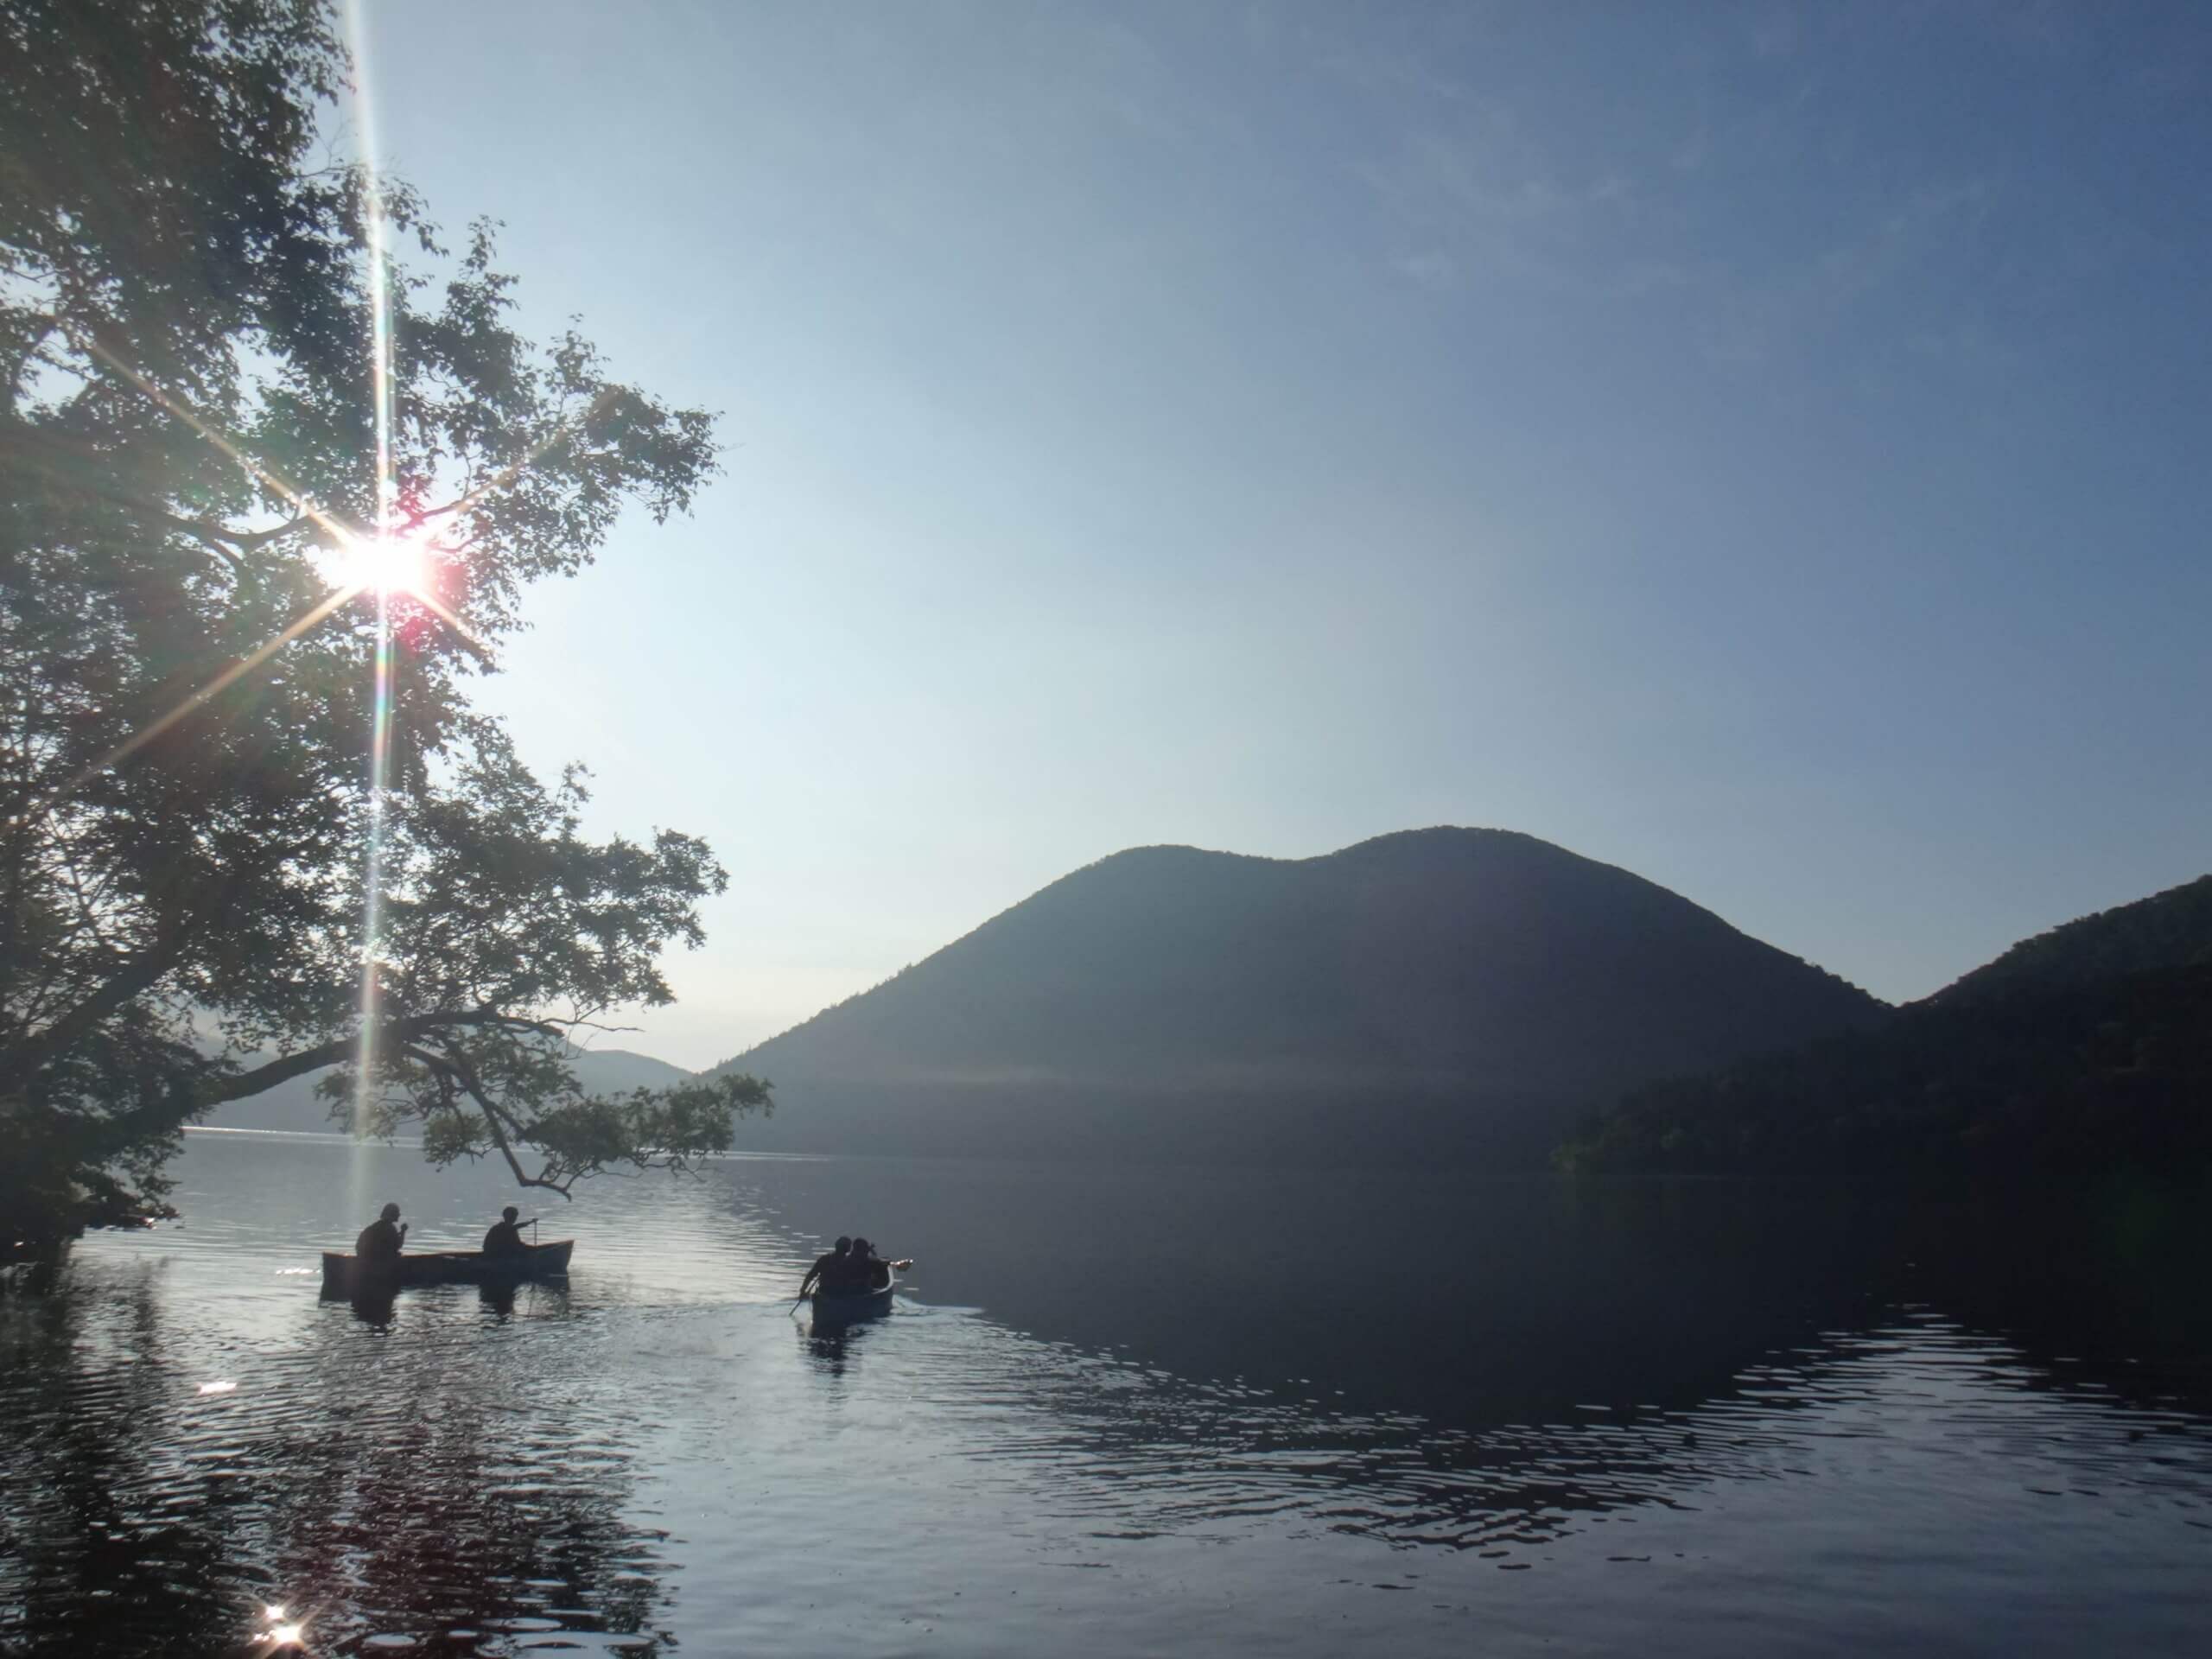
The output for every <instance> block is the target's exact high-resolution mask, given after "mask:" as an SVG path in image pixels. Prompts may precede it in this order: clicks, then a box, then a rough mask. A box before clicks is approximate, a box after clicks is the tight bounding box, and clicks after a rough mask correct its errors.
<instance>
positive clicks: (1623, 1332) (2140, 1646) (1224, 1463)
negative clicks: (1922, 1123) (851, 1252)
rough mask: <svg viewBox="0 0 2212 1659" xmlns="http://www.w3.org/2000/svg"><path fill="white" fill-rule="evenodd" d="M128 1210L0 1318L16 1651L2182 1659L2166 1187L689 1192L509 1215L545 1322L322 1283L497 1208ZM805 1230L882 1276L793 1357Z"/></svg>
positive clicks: (952, 1181) (2206, 1581) (304, 1192)
mask: <svg viewBox="0 0 2212 1659" xmlns="http://www.w3.org/2000/svg"><path fill="white" fill-rule="evenodd" d="M177 1173H178V1174H179V1176H180V1177H181V1181H180V1185H179V1189H178V1192H177V1193H176V1195H175V1198H176V1202H177V1204H178V1205H179V1207H180V1208H181V1210H182V1211H183V1212H184V1219H183V1221H182V1222H181V1224H173V1225H168V1226H164V1227H162V1228H158V1229H155V1230H149V1231H147V1232H144V1233H138V1234H131V1235H127V1236H124V1235H111V1236H92V1237H90V1238H88V1239H86V1241H85V1242H84V1243H82V1244H80V1245H79V1247H78V1248H77V1249H76V1251H75V1253H74V1255H73V1258H72V1260H71V1262H70V1264H69V1267H68V1268H67V1274H66V1275H65V1278H64V1280H63V1282H62V1283H61V1284H60V1287H58V1288H57V1290H56V1292H55V1293H54V1294H52V1295H49V1296H47V1297H42V1298H33V1299H23V1300H17V1301H15V1302H13V1303H8V1302H0V1405H4V1408H5V1412H6V1422H7V1432H6V1434H5V1437H4V1440H0V1649H4V1650H5V1651H7V1652H9V1653H11V1654H12V1653H17V1652H22V1653H61V1652H67V1653H71V1654H75V1655H82V1654H100V1653H117V1654H156V1653H180V1654H182V1653H190V1654H200V1653H247V1652H258V1653H263V1654H266V1653H267V1652H268V1651H269V1647H268V1644H267V1643H265V1642H259V1638H261V1637H263V1636H264V1634H265V1633H266V1632H267V1631H268V1630H270V1628H271V1627H272V1624H275V1623H277V1622H279V1620H278V1616H277V1615H275V1614H272V1613H271V1612H270V1609H272V1608H276V1607H281V1608H283V1610H284V1611H283V1615H282V1616H281V1622H283V1623H286V1624H300V1625H301V1626H302V1630H303V1634H304V1637H305V1650H306V1651H308V1652H311V1653H321V1654H340V1653H343V1654H355V1653H359V1654H387V1653H406V1652H422V1653H437V1654H454V1653H466V1652H475V1653H486V1654H522V1653H529V1652H537V1651H540V1650H543V1651H548V1652H559V1653H577V1652H582V1653H607V1654H616V1653H620V1654H647V1655H650V1654H670V1655H673V1654H675V1653H677V1652H678V1651H682V1652H687V1653H691V1654H698V1655H721V1654H736V1653H741V1652H753V1653H776V1654H810V1653H823V1654H836V1655H840V1656H854V1659H860V1656H872V1655H890V1654H912V1653H931V1652H934V1653H944V1654H961V1655H968V1654H1006V1655H1016V1654H1019V1655H1025V1656H1027V1655H1034V1654H1038V1653H1040V1652H1051V1653H1053V1654H1055V1655H1060V1656H1070V1655H1088V1654H1100V1655H1106V1654H1114V1655H1125V1654H1154V1653H1157V1654H1238V1653H1249V1654H1261V1653H1266V1654H1275V1655H1280V1654H1298V1655H1323V1654H1340V1653H1344V1652H1348V1651H1355V1650H1357V1651H1370V1652H1376V1653H1389V1654H1428V1653H1436V1654H1444V1653H1451V1654H1464V1653H1466V1652H1470V1651H1480V1652H1483V1653H1486V1654H1515V1653H1521V1652H1531V1653H1533V1652H1542V1653H1546V1654H1581V1653H1589V1654H1611V1653H1634V1654H1637V1655H1640V1656H1649V1655H1664V1654H1683V1655H1693V1654H1694V1655H1700V1656H1704V1655H1711V1654H1715V1653H1727V1652H1743V1653H1758V1654H1844V1653H1851V1654H1859V1653H1863V1652H1866V1651H1869V1650H1880V1651H1885V1652H1889V1653H1902V1654H1968V1653H1973V1654H1988V1653H2006V1654H2037V1653H2048V1654H2075V1653H2082V1652H2090V1651H2114V1652H2120V1651H2125V1652H2129V1653H2135V1654H2142V1653H2175V1654H2180V1653H2192V1654H2196V1653H2202V1652H2205V1651H2208V1650H2212V1611H2208V1598H2207V1594H2206V1590H2207V1586H2212V1307H2208V1291H2207V1287H2208V1285H2212V1275H2208V1274H2207V1272H2206V1267H2207V1265H2208V1261H2212V1252H2209V1251H2208V1250H2207V1248H2206V1239H2205V1228H2204V1223H2203V1221H2202V1217H2203V1215H2204V1213H2205V1209H2204V1206H2202V1205H2201V1204H2199V1205H2187V1204H2183V1203H2181V1202H2179V1201H2178V1200H2177V1199H2176V1198H2173V1197H2171V1196H2170V1195H2160V1194H2158V1193H2155V1192H2139V1191H2128V1190H2115V1191H2109V1192H2099V1193H2096V1194H2094V1195H2089V1196H2087V1197H2085V1198H2082V1200H2081V1201H2080V1202H2079V1203H2078V1204H2069V1205H2066V1206H2063V1207H2052V1206H2044V1208H2042V1209H2041V1210H2040V1211H2038V1212H2036V1213H2032V1214H2023V1213H2021V1212H2020V1211H2018V1209H2017V1208H2016V1207H2014V1206H2011V1205H1996V1204H1994V1203H1992V1204H1988V1205H1952V1206H1948V1207H1946V1208H1943V1209H1940V1210H1938V1209H1929V1208H1924V1207H1923V1208H1921V1209H1917V1210H1912V1211H1885V1209H1883V1208H1882V1207H1881V1206H1878V1205H1866V1204H1844V1203H1840V1202H1836V1201H1827V1200H1822V1201H1813V1200H1808V1199H1802V1198H1801V1199H1796V1200H1792V1201H1788V1202H1783V1201H1779V1200H1775V1199H1767V1198H1759V1197H1758V1196H1757V1195H1753V1194H1750V1193H1747V1192H1744V1191H1742V1190H1740V1189H1737V1188H1732V1187H1726V1186H1721V1185H1649V1184H1633V1183H1629V1184H1622V1185H1618V1186H1609V1187H1590V1186H1587V1185H1585V1186H1580V1187H1578V1186H1575V1185H1569V1184H1567V1183H1564V1182H1554V1181H1549V1180H1544V1179H1517V1180H1513V1179H1481V1178H1478V1177H1474V1176H1470V1175H1467V1174H1465V1173H1452V1172H1435V1173H1414V1174H1408V1173H1405V1172H1392V1173H1361V1172H1358V1171H1339V1172H1333V1173H1325V1172H1224V1171H1219V1170H1198V1169H1191V1168H1176V1167H1145V1166H1033V1165H1022V1164H1018V1163H987V1162H982V1161H953V1160H926V1159H916V1160H874V1159H795V1158H734V1159H729V1160H721V1161H718V1162H715V1163H713V1164H710V1165H709V1166H705V1168H704V1169H703V1170H702V1173H700V1174H699V1175H698V1176H697V1177H696V1179H670V1178H668V1177H665V1176H658V1175H656V1176H652V1177H645V1178H639V1179H602V1180H600V1181H597V1182H594V1183H591V1184H588V1185H585V1186H584V1187H582V1188H580V1189H579V1196H578V1198H576V1200H575V1202H574V1203H573V1204H566V1205H564V1204H563V1201H562V1199H561V1198H558V1197H557V1196H556V1195H550V1194H541V1195H525V1198H524V1202H525V1210H524V1213H525V1214H526V1215H527V1214H531V1213H536V1214H538V1215H540V1216H542V1217H543V1223H542V1224H541V1227H540V1229H539V1231H540V1232H541V1234H542V1235H543V1236H544V1237H547V1238H551V1237H555V1236H573V1237H575V1239H576V1240H577V1241H578V1244H577V1249H576V1255H575V1271H574V1273H573V1275H572V1277H571V1278H570V1279H569V1281H568V1283H567V1285H566V1286H565V1287H552V1286H534V1287H523V1288H521V1289H520V1290H518V1291H517V1292H515V1293H513V1294H511V1295H499V1294H493V1293H490V1292H486V1291H482V1290H480V1289H478V1288H476V1287H467V1286H455V1287H440V1288H435V1289H425V1290H412V1291H408V1292H404V1293H403V1294H401V1295H400V1296H399V1297H398V1298H397V1300H396V1301H395V1302H393V1303H392V1304H391V1306H390V1307H389V1308H388V1310H380V1309H376V1308H363V1309H358V1310H357V1309H356V1308H355V1307H354V1306H353V1305H352V1304H349V1303H347V1302H344V1301H337V1302H327V1301H323V1300H320V1299H319V1297H318V1294H317V1291H318V1287H319V1282H320V1281H319V1275H318V1273H317V1264H316V1255H315V1252H316V1251H317V1250H318V1249H321V1248H330V1247H335V1248H343V1247H345V1246H346V1245H347V1244H349V1243H350V1241H351V1239H352V1237H353V1234H354V1233H355V1231H356V1230H358V1229H359V1227H360V1226H361V1225H362V1224H364V1223H365V1221H367V1220H368V1219H369V1218H370V1217H372V1216H373V1215H374V1213H375V1211H376V1210H377V1207H378V1205H380V1204H381V1203H383V1202H384V1201H385V1199H387V1198H392V1199H396V1200H397V1202H398V1203H399V1204H400V1205H402V1206H403V1208H404V1210H405V1211H406V1212H407V1216H408V1218H409V1220H410V1223H411V1224H412V1227H411V1231H410V1238H409V1243H410V1248H415V1249H427V1248H435V1247H437V1246H439V1245H441V1244H443V1245H446V1246H448V1247H455V1246H465V1247H471V1248H473V1247H474V1243H475V1242H476V1240H477V1239H478V1237H479V1236H480V1235H481V1232H482V1230H483V1228H484V1227H485V1226H486V1224H488V1223H489V1222H490V1221H491V1220H492V1219H493V1217H495V1216H496V1214H497V1211H498V1208H499V1205H501V1204H503V1203H506V1202H510V1201H514V1200H515V1194H514V1193H513V1192H512V1188H511V1186H510V1185H508V1184H507V1183H506V1182H505V1180H504V1179H502V1178H501V1177H500V1176H499V1173H497V1172H495V1171H493V1170H492V1169H490V1168H487V1167H479V1168H475V1169H471V1170H461V1171H454V1172H449V1173H438V1172H435V1171H431V1170H429V1169H427V1168H426V1167H425V1166H423V1164H422V1162H421V1160H420V1157H419V1154H416V1153H415V1152H413V1151H410V1150H408V1149H406V1148H404V1147H378V1146H361V1147H357V1146H354V1145H353V1144H351V1143H349V1142H347V1141H342V1140H339V1139H336V1138H334V1137H327V1136H308V1135H299V1136H289V1135H251V1134H221V1133H207V1134H198V1135H194V1136H192V1137H191V1141H190V1145H189V1147H188V1151H187V1153H186V1154H185V1156H184V1157H183V1159H182V1160H181V1162H180V1163H179V1165H178V1166H177ZM839 1231H859V1232H864V1233H866V1234H868V1236H870V1237H872V1238H874V1240H876V1241H877V1243H879V1245H880V1247H881V1249H883V1251H884V1253H885V1254H887V1255H912V1256H914V1257H916V1258H917V1266H916V1268H915V1270H914V1271H913V1273H912V1274H911V1275H910V1276H909V1278H908V1279H907V1281H906V1283H905V1285H904V1287H902V1291H901V1294H900V1298H899V1303H898V1306H897V1307H896V1310H895V1311H894V1312H893V1313H892V1314H890V1315H889V1316H887V1317H886V1318H883V1319H878V1320H875V1321H873V1322H870V1323H866V1324H861V1325H855V1326H854V1327H852V1328H850V1329H849V1330H847V1331H844V1332H815V1331H814V1330H812V1329H811V1328H810V1324H809V1322H808V1319H807V1317H806V1315H805V1314H804V1313H803V1312H801V1313H795V1312H794V1311H793V1310H792V1307H791V1303H790V1301H789V1300H787V1299H788V1296H789V1293H790V1289H791V1287H792V1286H794V1285H795V1284H796V1282H797V1281H798V1277H799V1275H800V1274H801V1272H802V1271H803V1270H804V1267H805V1265H806V1263H807V1262H809V1261H810V1259H811V1258H812V1256H813V1255H814V1253H815V1252H816V1251H817V1249H821V1248H822V1247H823V1241H824V1240H825V1238H826V1236H828V1235H831V1234H834V1233H836V1232H839ZM257 1642H258V1645H257Z"/></svg>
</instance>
